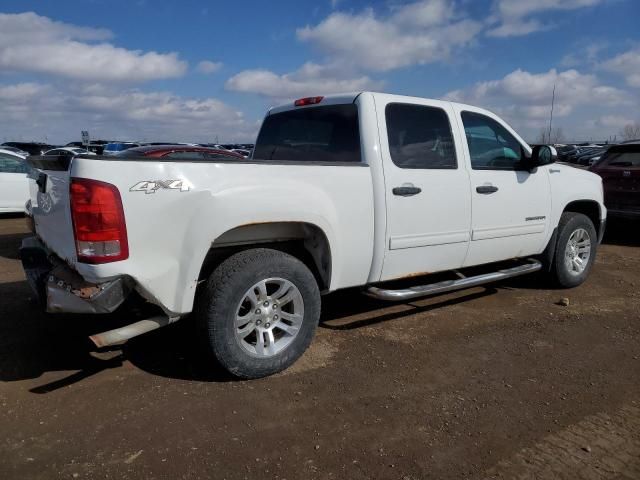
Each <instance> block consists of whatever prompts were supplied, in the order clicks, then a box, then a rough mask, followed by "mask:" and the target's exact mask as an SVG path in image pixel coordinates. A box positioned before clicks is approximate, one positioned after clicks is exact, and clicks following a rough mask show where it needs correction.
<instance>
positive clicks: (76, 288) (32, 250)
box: [20, 237, 133, 313]
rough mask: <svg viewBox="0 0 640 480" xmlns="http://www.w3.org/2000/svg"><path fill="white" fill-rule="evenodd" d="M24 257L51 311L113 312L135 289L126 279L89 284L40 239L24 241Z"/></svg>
mask: <svg viewBox="0 0 640 480" xmlns="http://www.w3.org/2000/svg"><path fill="white" fill-rule="evenodd" d="M20 257H21V259H22V267H23V269H24V272H25V275H26V277H27V281H28V283H29V285H30V287H31V289H32V290H33V291H34V292H35V294H36V295H37V297H38V300H39V301H40V303H41V304H43V305H44V307H45V309H46V311H47V312H51V313H61V312H67V313H111V312H113V311H114V310H115V309H116V308H118V307H119V306H120V305H121V304H122V302H124V300H125V299H126V298H127V297H128V296H129V294H130V293H131V291H132V289H133V281H132V280H131V279H130V278H129V277H126V276H123V277H118V278H115V279H112V280H109V281H106V282H103V283H98V284H96V283H90V282H87V281H86V280H84V279H83V278H82V277H81V276H80V274H78V273H77V272H76V271H75V270H73V269H71V268H70V267H69V266H68V265H67V264H66V263H64V262H63V261H62V260H60V259H59V258H58V257H56V256H55V255H54V254H53V253H51V252H50V251H49V250H48V249H47V247H46V246H45V245H44V244H43V243H42V242H41V241H40V240H39V239H38V237H28V238H25V239H24V240H23V241H22V246H21V247H20Z"/></svg>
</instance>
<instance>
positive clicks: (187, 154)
mask: <svg viewBox="0 0 640 480" xmlns="http://www.w3.org/2000/svg"><path fill="white" fill-rule="evenodd" d="M116 156H117V157H118V158H122V157H125V158H135V157H138V158H139V157H148V158H183V159H185V160H205V159H209V160H224V159H244V157H243V156H242V155H240V154H239V153H234V152H231V151H229V150H220V149H217V148H209V147H199V146H191V145H147V146H144V147H136V148H130V149H128V150H125V151H123V152H120V153H118V154H117V155H116Z"/></svg>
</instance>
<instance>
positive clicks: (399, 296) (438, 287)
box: [364, 259, 542, 302]
mask: <svg viewBox="0 0 640 480" xmlns="http://www.w3.org/2000/svg"><path fill="white" fill-rule="evenodd" d="M541 269H542V263H541V262H540V261H538V260H535V259H529V261H528V263H525V264H523V265H518V266H516V267H511V268H505V269H503V270H498V271H497V272H491V273H486V274H483V275H476V276H475V277H464V278H461V279H458V280H445V281H443V282H438V283H432V284H429V285H419V286H417V287H410V288H405V289H401V290H389V289H384V288H378V287H369V288H368V289H366V290H365V292H364V294H365V295H367V296H369V297H373V298H377V299H378V300H387V301H392V302H393V301H396V302H397V301H401V300H409V299H411V298H417V297H424V296H427V295H435V294H438V293H446V292H453V291H455V290H462V289H464V288H471V287H477V286H478V285H484V284H485V283H491V282H497V281H498V280H504V279H506V278H513V277H519V276H520V275H526V274H527V273H533V272H537V271H538V270H541Z"/></svg>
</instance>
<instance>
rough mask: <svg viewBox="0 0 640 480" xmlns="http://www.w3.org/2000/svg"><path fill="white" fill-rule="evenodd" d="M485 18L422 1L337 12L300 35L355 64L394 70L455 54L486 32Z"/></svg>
mask: <svg viewBox="0 0 640 480" xmlns="http://www.w3.org/2000/svg"><path fill="white" fill-rule="evenodd" d="M481 28H482V26H481V24H480V22H476V21H474V20H470V19H468V18H466V17H462V16H461V14H460V13H459V11H458V9H456V8H454V4H452V3H451V2H449V1H446V0H422V1H419V2H415V3H411V4H408V5H403V6H400V7H397V8H395V9H393V10H392V12H391V13H390V14H389V15H388V16H386V17H379V16H376V14H375V13H374V11H373V10H372V9H366V10H364V11H362V12H360V13H357V14H350V13H343V12H336V13H333V14H331V15H330V16H329V17H327V18H326V19H325V20H323V21H322V22H320V23H319V24H318V25H315V26H306V27H304V28H300V29H298V30H297V35H298V38H299V39H300V40H302V41H305V42H309V43H311V44H312V45H314V46H316V47H317V48H318V49H320V50H321V51H322V52H323V53H325V54H326V55H328V56H329V57H330V58H331V63H337V64H341V65H344V66H348V67H349V68H353V67H355V68H363V69H367V70H372V71H388V70H392V69H396V68H401V67H407V66H411V65H416V64H418V65H422V64H427V63H432V62H435V61H440V60H445V59H447V58H449V56H450V55H451V53H452V52H453V51H455V50H456V49H458V48H460V47H463V46H465V45H468V44H469V43H470V42H471V41H472V40H473V39H474V38H475V37H476V36H477V34H478V33H479V32H480V30H481Z"/></svg>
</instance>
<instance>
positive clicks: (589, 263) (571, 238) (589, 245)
mask: <svg viewBox="0 0 640 480" xmlns="http://www.w3.org/2000/svg"><path fill="white" fill-rule="evenodd" d="M597 246H598V235H597V233H596V229H595V227H594V226H593V222H592V221H591V219H589V217H587V216H586V215H584V214H582V213H576V212H564V213H563V214H562V216H561V217H560V222H559V224H558V241H557V242H556V248H555V254H554V257H553V264H552V269H551V275H552V278H553V279H554V281H555V282H556V283H557V284H558V285H559V286H560V287H562V288H572V287H577V286H578V285H580V284H582V283H583V282H584V281H585V280H586V279H587V277H588V276H589V272H590V271H591V268H592V267H593V262H594V261H595V258H596V250H597Z"/></svg>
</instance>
